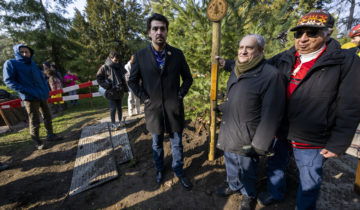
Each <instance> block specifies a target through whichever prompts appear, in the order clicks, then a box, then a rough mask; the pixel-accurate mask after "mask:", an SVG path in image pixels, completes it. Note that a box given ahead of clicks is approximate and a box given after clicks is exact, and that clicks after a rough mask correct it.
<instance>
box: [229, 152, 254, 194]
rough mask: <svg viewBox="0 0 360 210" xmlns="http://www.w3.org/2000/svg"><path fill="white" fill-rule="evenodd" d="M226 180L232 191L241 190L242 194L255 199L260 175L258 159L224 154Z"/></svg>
mask: <svg viewBox="0 0 360 210" xmlns="http://www.w3.org/2000/svg"><path fill="white" fill-rule="evenodd" d="M224 157H225V167H226V179H227V182H228V185H229V187H230V189H232V190H234V191H238V190H240V192H241V194H243V195H245V196H247V197H250V198H255V196H256V181H257V174H258V163H259V158H258V157H246V156H242V155H238V154H235V153H231V152H226V151H225V152H224Z"/></svg>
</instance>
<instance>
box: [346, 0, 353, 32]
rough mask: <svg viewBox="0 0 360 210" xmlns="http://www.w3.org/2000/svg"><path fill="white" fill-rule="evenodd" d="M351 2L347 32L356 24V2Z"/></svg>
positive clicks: (351, 0) (350, 0)
mask: <svg viewBox="0 0 360 210" xmlns="http://www.w3.org/2000/svg"><path fill="white" fill-rule="evenodd" d="M349 2H350V4H351V5H350V14H349V18H348V20H347V25H346V30H347V31H350V29H351V27H352V24H353V22H354V10H355V0H349Z"/></svg>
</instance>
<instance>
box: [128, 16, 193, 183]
mask: <svg viewBox="0 0 360 210" xmlns="http://www.w3.org/2000/svg"><path fill="white" fill-rule="evenodd" d="M168 27H169V22H168V20H167V19H166V17H164V16H163V15H160V14H157V13H155V14H153V15H152V16H151V17H150V18H149V19H148V20H147V32H148V36H149V38H150V39H151V44H150V45H148V46H147V47H145V48H143V49H141V50H139V51H137V52H136V53H135V55H134V60H133V63H132V65H131V74H130V78H129V82H128V84H129V87H130V88H131V90H133V92H134V94H135V95H136V96H137V97H139V98H140V100H141V101H143V102H144V104H145V118H146V128H147V129H148V130H149V131H150V132H151V133H152V137H153V144H152V148H153V155H154V161H155V166H156V170H157V173H156V181H157V183H161V182H162V180H163V173H164V150H163V140H164V133H165V132H167V133H169V136H170V142H171V149H172V157H173V161H172V168H173V170H174V172H175V174H176V176H177V177H178V178H179V179H180V183H181V184H182V185H183V186H184V187H185V189H186V190H190V189H191V188H192V184H191V182H190V181H189V179H187V178H186V177H185V175H184V172H183V165H184V161H183V145H182V130H183V128H184V104H183V98H184V97H185V95H186V93H187V92H188V90H189V88H190V86H191V84H192V81H193V79H192V77H191V73H190V69H189V66H188V65H187V63H186V60H185V57H184V54H183V53H182V52H181V50H179V49H177V48H174V47H172V46H170V45H168V44H167V43H166V38H167V33H168ZM180 77H181V78H182V84H181V86H180ZM140 80H141V81H142V83H141V85H139V81H140Z"/></svg>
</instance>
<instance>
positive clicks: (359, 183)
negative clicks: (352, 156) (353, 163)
mask: <svg viewBox="0 0 360 210" xmlns="http://www.w3.org/2000/svg"><path fill="white" fill-rule="evenodd" d="M354 191H355V193H356V194H358V195H360V159H359V160H358V166H357V170H356V176H355V183H354Z"/></svg>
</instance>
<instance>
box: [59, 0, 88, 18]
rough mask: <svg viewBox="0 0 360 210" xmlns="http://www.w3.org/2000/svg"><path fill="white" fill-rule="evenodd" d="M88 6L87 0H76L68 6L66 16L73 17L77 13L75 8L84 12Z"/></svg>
mask: <svg viewBox="0 0 360 210" xmlns="http://www.w3.org/2000/svg"><path fill="white" fill-rule="evenodd" d="M85 6H86V0H74V2H73V3H72V4H70V5H69V6H68V12H69V13H68V14H65V15H64V16H65V17H67V18H72V17H74V15H75V9H78V10H79V11H80V12H81V13H83V12H84V9H85Z"/></svg>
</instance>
